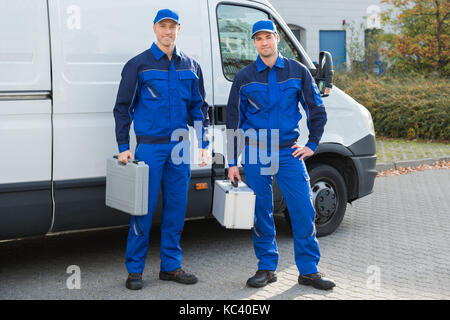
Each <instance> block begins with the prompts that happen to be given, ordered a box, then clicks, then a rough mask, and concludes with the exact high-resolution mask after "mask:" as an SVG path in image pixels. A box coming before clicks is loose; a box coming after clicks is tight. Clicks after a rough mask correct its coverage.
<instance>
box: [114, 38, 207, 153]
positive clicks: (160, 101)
mask: <svg viewBox="0 0 450 320" xmlns="http://www.w3.org/2000/svg"><path fill="white" fill-rule="evenodd" d="M208 108H209V106H208V104H207V103H206V101H205V89H204V86H203V75H202V70H201V68H200V65H199V64H198V63H197V62H196V61H195V60H194V59H192V58H191V57H189V56H187V55H186V54H185V53H183V52H181V51H179V50H178V49H177V48H176V47H175V50H174V53H173V55H172V59H171V60H169V59H168V57H167V55H166V54H165V53H164V52H163V51H161V50H160V49H159V48H158V46H157V45H156V44H155V43H153V44H152V46H151V47H150V48H149V49H147V50H146V51H144V52H142V53H140V54H139V55H137V56H136V57H134V58H132V59H131V60H129V61H128V62H127V63H126V64H125V66H124V67H123V70H122V79H121V81H120V85H119V90H118V92H117V99H116V104H115V106H114V111H113V113H114V118H115V123H116V140H117V144H118V146H119V152H123V151H126V150H128V149H129V140H130V136H129V131H130V125H131V122H132V121H134V131H135V133H136V140H137V143H169V142H170V137H171V135H172V133H173V131H174V130H176V129H185V130H188V126H187V125H188V122H189V125H193V123H194V121H201V126H200V128H201V132H197V138H198V140H199V141H198V146H199V147H201V148H207V147H208V145H209V142H208V141H207V138H206V132H207V128H208V125H209V117H208ZM188 120H189V121H188ZM186 132H187V131H186Z"/></svg>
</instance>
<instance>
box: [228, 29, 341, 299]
mask: <svg viewBox="0 0 450 320" xmlns="http://www.w3.org/2000/svg"><path fill="white" fill-rule="evenodd" d="M252 38H253V43H254V45H255V48H256V50H257V52H258V53H259V55H258V58H257V59H256V61H255V62H253V63H251V64H250V65H248V66H246V67H244V68H243V69H242V70H240V71H239V72H238V73H237V74H236V77H235V79H234V82H233V86H232V88H231V92H230V97H229V100H228V105H227V129H228V130H227V132H228V139H227V144H228V147H227V149H228V164H229V170H228V177H229V178H230V180H232V181H233V182H234V179H235V177H236V178H237V179H238V180H241V177H240V175H239V169H238V167H237V158H238V155H239V153H240V148H239V147H238V146H237V145H236V140H235V138H236V137H238V138H239V136H241V138H242V135H243V133H244V135H245V136H246V137H249V139H248V140H246V141H245V144H246V145H245V152H244V163H243V165H244V171H245V176H246V179H247V184H248V185H249V187H250V188H252V189H253V190H254V191H255V194H256V203H255V224H254V228H253V244H254V250H255V254H256V257H257V258H258V260H259V262H258V270H257V272H256V274H255V275H254V276H253V277H251V278H250V279H248V281H247V285H249V286H252V287H262V286H265V285H266V284H268V283H271V282H274V281H276V280H277V278H276V274H275V270H276V267H277V264H278V250H277V245H276V241H275V225H274V221H273V195H272V179H273V178H272V175H275V176H276V178H277V182H278V185H279V186H280V189H281V192H282V194H283V197H284V199H285V201H286V205H287V207H288V210H289V214H290V218H291V223H292V231H293V237H294V251H295V262H296V265H297V268H298V270H299V273H300V275H299V278H298V282H299V283H300V284H302V285H312V286H314V287H315V288H318V289H325V290H326V289H331V288H332V287H334V286H335V284H334V282H333V281H331V280H329V279H325V278H324V276H323V275H322V274H321V273H319V272H318V268H317V264H318V262H319V258H320V252H319V244H318V241H317V239H316V232H315V226H314V217H315V211H314V207H313V204H312V192H311V187H310V185H309V175H308V172H307V170H306V166H305V163H304V160H303V158H304V157H307V156H308V157H309V156H311V155H312V154H313V153H314V151H315V150H316V148H317V146H318V144H319V141H320V138H321V137H322V134H323V131H324V126H325V123H326V121H327V117H326V111H325V107H324V105H323V102H322V99H321V96H320V92H319V89H318V87H317V86H316V84H315V82H314V79H313V78H312V76H311V74H310V72H309V70H308V69H307V68H306V67H305V66H304V65H303V64H301V63H300V62H297V61H295V60H292V59H287V58H284V57H283V56H281V55H280V54H279V53H278V47H277V45H278V42H279V40H280V37H279V35H278V34H277V31H276V28H275V25H274V24H273V22H272V21H270V20H263V21H258V22H256V23H255V24H254V25H253V30H252ZM299 102H300V103H301V105H302V106H303V108H304V109H305V111H306V114H307V120H308V121H307V124H308V128H309V139H308V142H307V144H306V146H304V147H301V146H299V145H297V143H296V141H297V139H298V137H299V135H300V130H299V120H300V119H301V113H300V110H299V106H298V104H299ZM236 130H237V131H240V132H241V133H240V135H239V134H236ZM246 131H247V132H248V131H252V132H256V134H254V135H251V134H250V135H249V134H246ZM274 144H275V145H274ZM263 149H264V150H263ZM261 151H264V152H265V153H266V154H267V156H269V158H270V159H271V160H272V161H271V163H269V162H267V161H266V160H267V157H266V155H265V154H264V152H261ZM262 155H264V157H262ZM252 159H256V161H252ZM263 160H264V161H263ZM273 162H276V164H275V165H274V163H273ZM273 168H275V169H273ZM268 169H269V170H268Z"/></svg>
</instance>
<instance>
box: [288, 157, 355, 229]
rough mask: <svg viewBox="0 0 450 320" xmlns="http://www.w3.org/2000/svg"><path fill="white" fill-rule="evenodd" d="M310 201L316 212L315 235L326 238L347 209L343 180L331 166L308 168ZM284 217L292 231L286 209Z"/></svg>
mask: <svg viewBox="0 0 450 320" xmlns="http://www.w3.org/2000/svg"><path fill="white" fill-rule="evenodd" d="M308 173H309V177H310V181H309V182H310V184H311V190H312V198H313V199H312V200H313V204H314V209H315V211H316V218H315V224H316V232H317V233H316V235H317V237H323V236H327V235H329V234H331V233H333V232H334V231H335V230H336V229H337V228H338V227H339V225H340V224H341V222H342V219H343V218H344V214H345V209H346V207H347V188H346V185H345V181H344V178H342V176H341V174H340V173H339V171H337V170H336V169H335V168H333V167H332V166H329V165H326V164H321V163H315V164H312V165H311V166H310V167H309V170H308ZM284 217H285V219H286V221H287V223H288V225H289V230H291V229H292V225H291V219H290V217H289V212H288V209H287V208H286V209H285V210H284Z"/></svg>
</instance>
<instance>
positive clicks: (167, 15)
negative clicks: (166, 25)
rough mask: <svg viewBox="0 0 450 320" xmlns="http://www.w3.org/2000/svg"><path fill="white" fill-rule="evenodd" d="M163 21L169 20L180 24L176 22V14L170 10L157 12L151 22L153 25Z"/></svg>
mask: <svg viewBox="0 0 450 320" xmlns="http://www.w3.org/2000/svg"><path fill="white" fill-rule="evenodd" d="M164 19H170V20H173V21H175V22H176V23H178V24H180V22H179V21H178V13H176V12H175V11H172V10H170V9H161V10H159V11H158V13H157V14H156V17H155V20H153V24H155V23H157V22H160V21H161V20H164Z"/></svg>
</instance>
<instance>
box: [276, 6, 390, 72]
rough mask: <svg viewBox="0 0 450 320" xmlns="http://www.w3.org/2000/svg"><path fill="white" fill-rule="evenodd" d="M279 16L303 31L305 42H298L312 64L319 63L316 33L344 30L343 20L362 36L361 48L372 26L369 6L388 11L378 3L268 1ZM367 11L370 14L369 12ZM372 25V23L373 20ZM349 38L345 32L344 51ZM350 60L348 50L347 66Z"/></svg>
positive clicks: (317, 36)
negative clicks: (313, 62) (369, 19)
mask: <svg viewBox="0 0 450 320" xmlns="http://www.w3.org/2000/svg"><path fill="white" fill-rule="evenodd" d="M269 1H270V2H271V3H272V5H273V6H274V7H275V9H276V10H277V11H278V13H279V14H280V15H281V16H282V17H283V19H284V20H285V22H286V23H287V24H288V25H297V26H300V27H302V28H303V29H305V31H304V35H305V36H306V39H301V43H302V45H303V47H304V48H305V49H306V51H307V53H308V55H309V56H310V58H311V59H312V60H313V61H318V59H319V50H320V48H319V31H320V30H343V20H345V21H346V23H347V29H348V27H349V25H350V24H353V25H354V28H353V29H354V30H355V31H358V32H362V34H360V35H359V40H360V45H361V46H362V48H363V47H364V30H361V29H360V27H359V26H360V24H361V23H363V24H364V28H366V27H367V24H368V23H369V25H368V26H369V27H371V26H372V24H371V23H372V22H371V21H369V22H367V17H369V16H371V14H370V13H373V12H374V10H373V9H372V10H371V7H370V6H378V8H379V9H380V10H381V11H384V10H386V9H387V7H388V6H387V5H385V4H381V1H380V0H321V1H313V0H269ZM368 9H369V11H368ZM372 21H373V20H372ZM352 38H355V35H353V36H352V34H351V32H350V30H349V29H348V30H347V31H346V41H347V47H348V46H349V45H350V42H351V39H352ZM350 62H351V61H350V56H349V54H348V50H347V63H348V64H350Z"/></svg>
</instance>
